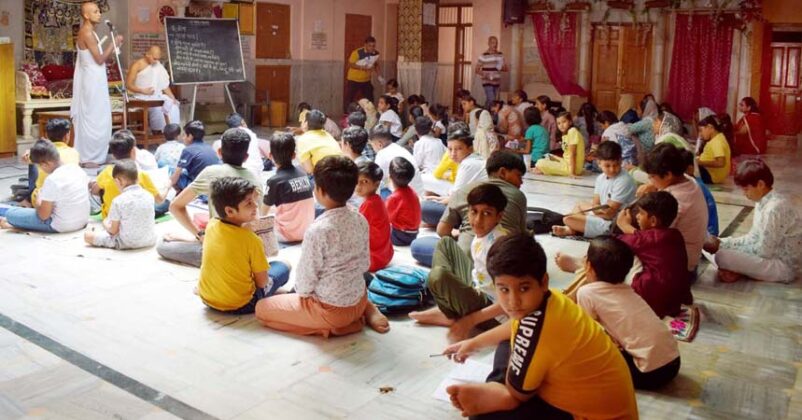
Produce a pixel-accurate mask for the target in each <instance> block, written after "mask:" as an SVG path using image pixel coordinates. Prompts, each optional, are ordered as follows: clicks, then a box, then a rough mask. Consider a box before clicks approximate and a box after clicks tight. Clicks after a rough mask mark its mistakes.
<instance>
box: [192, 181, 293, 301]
mask: <svg viewBox="0 0 802 420" xmlns="http://www.w3.org/2000/svg"><path fill="white" fill-rule="evenodd" d="M256 197H257V193H256V185H254V184H253V183H251V182H250V181H248V180H247V179H244V178H239V177H222V178H218V179H215V180H214V181H212V192H211V203H213V205H214V207H215V210H216V211H217V215H218V217H216V218H214V219H212V220H211V221H209V224H208V225H207V226H206V231H205V234H204V235H203V236H201V238H202V240H203V242H204V245H203V257H202V262H201V267H200V281H199V283H198V294H199V295H200V297H201V299H202V300H203V303H205V304H206V305H207V306H209V307H210V308H212V309H217V310H218V311H222V312H229V313H233V314H250V313H253V311H254V309H255V308H256V302H258V301H259V300H260V299H263V298H265V297H268V296H271V295H273V293H275V291H276V290H277V289H278V288H279V287H281V286H283V285H284V284H285V283H287V280H289V277H290V269H289V267H288V266H287V265H286V264H284V263H281V262H274V263H273V265H272V266H271V265H270V264H268V262H267V257H265V250H264V245H262V241H261V240H260V239H259V237H258V236H256V234H255V233H253V231H252V230H250V229H248V228H244V227H242V225H243V224H245V223H248V222H252V221H254V220H256V218H257V216H258V214H259V204H258V200H257V198H256ZM268 270H270V271H269V272H268Z"/></svg>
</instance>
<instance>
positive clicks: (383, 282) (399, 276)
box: [368, 266, 432, 315]
mask: <svg viewBox="0 0 802 420" xmlns="http://www.w3.org/2000/svg"><path fill="white" fill-rule="evenodd" d="M428 278H429V270H426V269H423V268H420V267H409V266H392V267H387V268H385V269H383V270H379V271H377V272H376V274H375V275H374V277H373V280H371V282H370V284H369V285H368V299H370V301H371V302H373V304H374V305H376V307H377V308H378V309H379V311H381V313H383V314H391V315H394V314H405V313H408V312H410V311H413V310H416V309H421V308H424V307H427V306H430V305H431V304H432V298H431V295H430V294H429V288H428V287H427V279H428Z"/></svg>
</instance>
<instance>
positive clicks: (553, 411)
mask: <svg viewBox="0 0 802 420" xmlns="http://www.w3.org/2000/svg"><path fill="white" fill-rule="evenodd" d="M487 269H488V272H489V273H490V275H491V276H492V279H493V283H494V287H495V289H496V295H497V297H498V303H499V304H500V305H501V307H502V309H503V310H504V312H505V313H506V314H507V315H508V316H509V317H510V318H511V319H510V320H509V321H507V322H505V323H504V324H502V325H500V326H498V327H496V328H494V329H492V330H490V331H486V332H484V333H482V334H481V335H478V336H476V337H474V338H471V339H469V340H465V341H460V342H458V343H455V344H453V345H451V346H449V347H447V348H446V349H445V351H444V352H443V353H444V354H446V355H449V357H451V358H452V359H453V360H456V361H457V362H460V363H462V362H464V361H465V359H466V358H468V357H469V356H470V355H471V354H473V353H475V352H477V351H479V350H480V349H482V348H485V347H491V346H498V347H497V349H496V356H495V360H494V362H493V371H492V372H491V373H490V375H489V376H488V382H487V383H484V384H460V385H452V386H449V387H448V388H446V391H447V392H448V394H449V395H450V397H451V403H452V404H453V405H454V407H455V408H457V409H458V410H459V411H460V412H461V413H462V415H463V416H479V415H482V414H490V415H489V416H487V417H485V416H479V417H476V418H480V419H481V418H492V419H533V418H538V419H542V418H547V419H571V418H582V419H586V418H587V419H637V418H638V406H637V403H636V401H635V391H634V389H633V386H632V378H631V376H630V373H629V369H628V368H627V363H626V362H625V361H624V358H623V357H622V355H621V352H620V351H619V350H618V348H617V346H616V345H615V343H613V341H612V340H611V339H610V337H609V336H608V335H607V334H606V333H605V332H604V329H602V327H601V325H599V324H598V323H597V322H596V321H594V320H593V319H592V318H591V317H590V316H588V315H587V314H586V313H585V312H584V311H582V309H581V308H580V307H579V306H577V305H576V304H575V303H573V302H572V301H571V300H570V299H568V298H567V297H566V296H565V295H563V294H562V293H560V292H558V291H556V290H551V289H549V276H548V274H547V273H546V254H545V253H544V252H543V248H541V247H540V245H539V244H538V243H537V242H535V240H534V238H532V236H531V235H508V236H505V237H503V238H501V239H499V240H498V241H497V242H496V243H495V244H493V247H492V248H490V252H489V253H488V255H487ZM511 356H512V357H511ZM491 413H492V414H491Z"/></svg>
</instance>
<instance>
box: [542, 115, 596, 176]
mask: <svg viewBox="0 0 802 420" xmlns="http://www.w3.org/2000/svg"><path fill="white" fill-rule="evenodd" d="M546 112H548V111H546ZM541 115H543V112H541ZM557 128H558V129H559V130H560V132H561V133H562V134H563V136H562V143H561V144H562V150H563V156H562V157H557V156H554V155H546V157H545V158H543V159H540V160H539V161H537V163H536V164H535V173H539V174H543V175H553V176H571V177H576V176H580V175H582V172H583V171H584V170H585V139H584V138H583V137H582V133H580V132H579V130H578V129H577V128H576V127H574V120H573V118H571V113H570V112H562V113H560V115H559V116H558V117H557Z"/></svg>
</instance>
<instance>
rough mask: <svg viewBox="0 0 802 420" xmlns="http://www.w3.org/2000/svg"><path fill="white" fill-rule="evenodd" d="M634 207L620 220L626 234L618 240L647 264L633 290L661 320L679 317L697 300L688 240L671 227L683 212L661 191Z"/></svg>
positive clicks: (623, 214) (675, 201)
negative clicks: (686, 305)
mask: <svg viewBox="0 0 802 420" xmlns="http://www.w3.org/2000/svg"><path fill="white" fill-rule="evenodd" d="M632 208H633V210H630V209H625V210H624V211H622V212H621V213H620V214H619V215H618V221H617V224H618V227H619V229H621V232H622V234H621V235H619V236H618V238H619V239H621V240H622V241H623V242H624V243H626V244H627V245H629V247H630V248H631V249H632V252H634V253H635V255H636V256H637V257H638V259H639V260H640V262H641V264H642V265H643V269H642V270H641V271H640V272H639V273H637V274H635V277H633V279H632V288H633V289H634V290H635V293H637V294H639V295H640V296H641V297H642V298H643V300H645V301H646V303H648V304H649V306H651V308H652V309H653V310H654V312H655V313H656V314H657V316H658V317H660V318H662V317H664V316H676V315H677V314H678V313H679V312H680V309H681V306H682V304H683V303H686V302H692V301H693V296H692V294H691V283H690V282H689V281H688V271H687V268H686V266H687V265H688V255H687V254H686V253H685V240H684V239H683V237H682V234H681V233H680V232H679V231H678V230H677V229H673V228H671V224H672V223H674V219H676V217H677V211H678V209H679V204H678V203H677V199H676V198H674V196H672V195H671V194H669V193H667V192H665V191H658V192H653V193H650V194H646V195H644V196H643V197H641V198H640V199H639V200H638V201H637V202H636V203H635V204H634V206H632ZM633 219H634V220H633ZM580 290H581V289H580Z"/></svg>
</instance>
